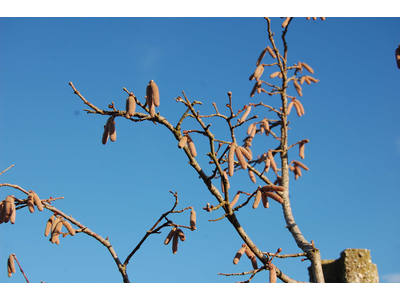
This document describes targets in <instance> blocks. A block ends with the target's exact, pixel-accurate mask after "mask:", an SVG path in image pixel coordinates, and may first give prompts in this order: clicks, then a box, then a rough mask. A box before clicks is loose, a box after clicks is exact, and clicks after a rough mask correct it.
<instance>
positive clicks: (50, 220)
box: [44, 215, 55, 236]
mask: <svg viewBox="0 0 400 300" xmlns="http://www.w3.org/2000/svg"><path fill="white" fill-rule="evenodd" d="M54 218H55V215H52V216H51V217H50V218H49V220H48V221H47V223H46V228H45V229H44V236H48V235H49V233H50V230H51V227H52V225H53V222H54Z"/></svg>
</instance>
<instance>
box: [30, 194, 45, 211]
mask: <svg viewBox="0 0 400 300" xmlns="http://www.w3.org/2000/svg"><path fill="white" fill-rule="evenodd" d="M32 196H33V201H34V202H35V205H36V207H37V208H38V210H39V211H42V210H43V204H42V201H40V198H39V196H38V195H37V194H36V193H35V192H32Z"/></svg>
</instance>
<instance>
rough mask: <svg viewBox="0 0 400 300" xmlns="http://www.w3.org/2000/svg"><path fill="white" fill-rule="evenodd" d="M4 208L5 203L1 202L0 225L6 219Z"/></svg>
mask: <svg viewBox="0 0 400 300" xmlns="http://www.w3.org/2000/svg"><path fill="white" fill-rule="evenodd" d="M3 208H4V201H1V202H0V224H1V223H3V222H4V217H5V211H4V213H3ZM3 215H4V216H3Z"/></svg>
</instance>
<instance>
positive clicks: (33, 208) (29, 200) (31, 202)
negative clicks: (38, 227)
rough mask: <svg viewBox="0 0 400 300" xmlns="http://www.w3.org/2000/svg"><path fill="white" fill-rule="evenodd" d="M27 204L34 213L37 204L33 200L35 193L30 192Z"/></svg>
mask: <svg viewBox="0 0 400 300" xmlns="http://www.w3.org/2000/svg"><path fill="white" fill-rule="evenodd" d="M26 204H27V205H28V208H29V211H30V212H31V213H33V212H34V211H35V206H34V202H33V195H32V193H29V194H28V199H27V200H26Z"/></svg>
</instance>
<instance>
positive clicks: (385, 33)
mask: <svg viewBox="0 0 400 300" xmlns="http://www.w3.org/2000/svg"><path fill="white" fill-rule="evenodd" d="M282 21H283V19H280V18H273V19H272V24H273V25H272V26H273V31H275V32H276V35H275V36H276V39H277V41H279V38H278V37H279V36H280V31H281V27H280V25H281V23H282ZM399 36H400V19H399V18H327V20H326V21H324V22H323V21H321V20H320V19H318V20H317V21H312V20H310V21H307V20H306V18H296V19H294V21H293V22H292V24H291V26H290V28H289V33H288V35H287V41H288V45H289V63H290V64H293V63H296V62H298V61H303V62H306V63H308V64H309V65H310V66H312V67H313V69H314V71H315V73H314V77H315V78H318V79H319V80H320V82H319V83H317V84H312V85H310V86H308V85H306V86H304V87H303V97H302V98H301V101H302V103H303V105H304V107H305V112H306V114H305V115H304V116H303V117H301V118H298V117H297V116H296V114H295V113H292V114H291V115H290V121H291V123H290V124H291V128H292V129H291V130H290V132H289V134H290V136H289V141H290V142H292V143H295V142H297V141H299V140H300V139H304V138H307V139H309V140H310V143H309V144H307V145H306V157H305V159H304V163H305V164H306V165H307V166H308V167H309V168H310V171H308V172H303V177H302V178H300V179H299V180H297V181H295V180H294V178H293V177H291V183H290V187H291V191H290V194H291V202H292V209H293V213H294V217H295V220H296V222H297V224H298V225H299V227H300V229H301V230H302V232H303V234H304V236H305V237H306V238H307V239H308V240H314V241H315V243H316V246H317V247H318V248H319V249H320V251H321V254H322V258H323V259H336V258H339V255H340V252H341V251H343V250H344V249H346V248H365V249H369V250H371V256H372V262H373V263H375V264H377V265H378V271H379V275H380V280H381V282H391V281H394V282H399V281H400V279H399V277H400V259H399V256H398V253H399V250H400V240H399V236H400V235H399V229H398V220H399V212H400V204H399V196H398V185H399V178H400V176H399V175H400V172H399V170H400V134H399V132H398V128H399V126H400V121H399V118H398V112H399V109H400V104H399V95H400V93H399V92H400V90H399V87H400V85H399V79H400V70H399V69H397V67H396V62H395V55H394V51H395V49H396V48H397V46H398V45H399V44H400V39H399ZM0 43H1V47H0V65H1V68H0V106H1V107H0V112H1V116H0V128H1V132H2V139H1V142H0V169H1V170H4V169H6V168H7V167H9V166H10V165H12V164H14V165H15V167H14V168H12V169H11V170H9V171H7V172H6V173H4V174H3V175H1V176H0V178H1V180H0V182H1V183H12V184H18V185H20V186H21V187H23V188H24V189H26V190H29V189H32V190H35V191H36V192H37V193H38V195H39V196H40V197H41V198H47V197H50V196H52V197H60V196H63V197H64V200H58V201H56V202H53V204H54V206H56V207H57V208H59V209H60V210H62V211H63V212H65V213H66V214H68V215H72V216H73V217H74V218H76V219H77V220H79V221H80V222H81V223H82V224H84V225H85V226H87V227H89V228H90V229H92V230H93V231H94V232H96V233H98V234H99V235H101V236H103V237H104V238H105V237H107V236H108V237H109V239H110V242H111V243H112V245H113V247H114V249H115V250H116V252H117V254H118V255H119V256H120V258H121V260H125V258H126V256H127V255H128V254H129V253H130V251H132V249H133V248H134V247H135V245H136V244H137V243H138V242H139V241H140V239H141V238H142V237H143V236H144V234H145V233H146V231H147V230H149V229H150V228H151V227H152V225H153V224H154V222H155V221H156V220H157V219H158V217H159V216H160V215H161V214H162V213H164V212H165V211H167V210H168V209H170V208H171V207H172V205H173V201H174V199H173V197H172V195H171V194H170V193H169V192H168V191H169V190H172V191H178V194H179V201H180V202H179V206H178V209H182V208H184V207H187V206H193V207H194V208H195V210H196V212H197V219H198V221H197V222H198V225H197V228H198V229H197V230H196V231H193V232H187V237H186V241H185V242H181V243H180V245H179V249H178V253H177V254H175V255H174V254H172V251H171V246H170V245H169V246H165V245H164V244H163V241H164V239H165V236H166V235H167V233H168V231H169V230H167V229H164V230H163V232H162V234H160V235H153V236H151V237H150V238H149V239H148V240H147V241H146V243H145V244H144V245H143V246H142V247H141V249H140V250H139V251H138V252H137V254H136V255H135V256H134V257H133V258H132V259H131V261H130V263H129V265H128V273H129V278H130V280H131V281H132V282H217V283H222V282H235V281H240V280H246V279H247V278H248V276H243V277H225V276H218V275H217V273H218V272H223V273H236V272H243V271H248V270H250V269H251V263H250V261H248V260H247V258H246V257H243V259H242V260H241V261H240V263H239V264H238V265H236V266H235V265H233V264H232V260H233V257H234V255H235V253H236V251H237V250H238V249H239V248H240V245H241V244H242V241H241V240H240V238H239V236H238V235H237V234H236V232H235V231H234V230H233V227H232V226H231V224H230V223H229V222H228V221H227V220H222V221H219V222H208V220H209V219H214V218H218V217H220V216H221V213H222V212H221V211H216V212H213V213H211V214H210V213H207V212H205V211H204V210H202V207H204V206H205V204H206V203H207V202H210V203H213V204H216V203H215V200H214V199H213V198H212V197H211V196H210V194H209V193H208V190H207V188H206V187H205V185H204V184H203V182H202V181H201V180H200V179H198V175H197V173H196V172H195V171H194V170H193V169H192V168H190V166H189V165H188V164H187V158H186V156H185V155H184V153H183V151H182V150H180V149H178V147H177V141H176V140H175V139H174V138H173V136H172V134H171V133H170V132H169V131H167V130H166V128H164V127H162V126H161V125H154V124H152V123H150V122H141V123H133V122H130V121H128V120H126V119H123V118H118V119H117V120H116V129H117V141H116V142H114V143H111V142H108V143H107V145H105V146H104V145H102V144H101V136H102V132H103V125H104V124H105V122H106V120H107V118H106V117H105V116H100V115H87V114H86V113H85V112H84V111H83V109H87V108H88V107H87V106H85V105H84V103H83V102H82V101H81V100H80V99H79V97H77V96H76V95H74V94H73V91H72V89H71V87H70V86H69V85H68V82H70V81H72V82H73V83H74V85H75V87H76V88H77V89H78V90H79V91H80V92H81V93H82V95H83V96H84V97H86V99H87V100H89V101H91V102H92V103H93V104H95V105H96V106H98V107H99V108H102V109H107V105H108V104H109V103H110V102H111V101H114V102H115V105H116V107H117V108H118V109H121V110H124V109H125V99H126V96H127V95H126V93H125V92H124V91H123V90H122V88H123V87H126V88H127V89H128V90H130V91H132V92H133V93H134V94H135V95H136V96H137V97H138V98H139V99H140V100H143V99H144V96H145V89H146V85H147V83H148V82H149V80H150V79H154V80H155V82H156V83H157V85H158V86H159V89H160V95H161V96H160V98H161V105H160V107H159V108H158V110H159V111H160V114H161V115H163V116H164V117H166V118H167V119H168V120H169V121H170V122H172V123H173V124H174V123H176V122H177V121H178V120H179V117H180V116H181V114H182V113H183V112H184V107H183V105H181V104H178V103H176V101H175V100H174V98H176V97H177V96H180V95H182V94H181V91H182V90H184V91H185V93H186V95H187V96H188V98H189V99H191V100H198V101H201V102H202V103H203V105H202V107H201V108H200V110H201V112H202V113H204V114H206V113H212V112H213V107H212V102H215V103H216V104H217V105H218V107H219V109H220V110H221V112H224V113H228V109H227V108H226V107H225V104H226V103H227V100H228V98H227V92H228V91H231V92H232V93H233V105H234V108H235V109H238V108H241V107H243V105H245V104H246V103H249V102H253V103H254V102H259V101H263V102H265V103H267V104H270V105H272V106H275V107H278V108H279V106H280V104H279V103H280V102H279V101H280V100H279V99H278V97H269V96H266V95H265V94H261V95H258V94H257V95H255V96H254V98H250V97H249V95H250V91H251V89H252V87H253V84H254V82H250V81H249V80H248V77H249V76H250V75H251V73H252V72H253V71H254V69H255V63H256V61H257V58H258V56H259V54H260V52H261V51H262V50H263V49H264V48H265V47H266V46H267V45H269V41H268V38H267V31H266V21H265V20H264V19H263V18H83V19H80V18H42V19H39V18H1V19H0ZM279 45H280V44H279ZM265 61H266V62H272V59H271V58H270V57H267V56H266V59H265ZM273 71H276V70H275V69H274V68H271V70H268V69H267V70H266V71H265V73H266V75H264V76H266V77H267V76H268V75H269V74H270V73H272V72H273ZM293 90H294V89H293V87H292V86H291V87H290V88H289V93H291V94H294V93H295V92H294V91H293ZM252 113H253V111H252ZM254 113H256V112H255V111H254ZM257 115H258V116H259V119H260V118H261V117H262V116H267V117H268V116H269V117H270V118H274V117H275V116H274V115H273V114H271V113H270V114H269V115H268V114H267V110H262V109H260V110H259V111H257ZM210 122H211V123H212V126H211V129H212V132H213V133H214V134H215V135H216V137H217V138H218V137H221V138H225V136H226V131H225V129H226V128H225V127H224V124H223V123H221V122H220V121H218V120H213V121H210ZM183 128H184V129H198V127H196V125H195V123H193V122H187V123H186V122H185V123H184V125H183ZM238 134H239V136H240V135H241V136H242V137H245V128H243V129H240V130H238ZM194 141H195V143H196V146H197V150H198V153H199V155H198V161H199V163H200V164H201V165H202V167H203V169H204V170H205V172H206V173H207V174H210V171H211V170H212V169H211V167H210V165H209V164H208V159H207V156H206V155H205V154H206V153H207V152H206V151H207V147H206V145H205V144H204V143H205V139H204V138H201V137H200V136H195V140H194ZM202 143H203V144H202ZM276 146H277V143H276V141H273V140H272V139H271V138H266V137H263V138H258V140H257V141H256V142H255V143H253V147H252V150H253V153H257V154H260V153H263V152H265V151H267V150H268V149H270V148H275V147H276ZM297 157H298V156H297V148H296V150H293V154H291V158H297ZM258 184H261V182H257V185H258ZM217 187H219V185H218V184H217ZM238 189H241V190H245V191H248V192H252V191H254V189H255V185H254V184H252V183H251V181H250V180H249V178H248V175H247V172H245V171H242V172H240V173H238V174H237V175H236V173H235V176H234V177H233V179H231V194H234V193H235V192H236V191H237V190H238ZM0 192H1V195H0V197H1V199H4V198H5V197H6V196H7V195H9V194H13V195H15V196H17V197H23V196H24V195H23V194H22V193H21V192H19V191H17V190H14V189H12V188H8V187H3V188H1V189H0ZM50 215H51V213H50V212H49V211H46V210H45V211H43V212H38V211H37V210H36V211H35V213H33V214H31V213H29V211H28V210H27V209H23V210H19V211H18V212H17V218H16V223H15V224H14V225H11V224H10V223H8V224H1V226H0V237H1V243H0V263H1V264H2V265H3V264H4V270H3V271H1V272H0V282H24V278H23V276H22V275H21V274H20V273H17V274H14V275H13V276H12V278H8V277H7V274H6V271H5V264H6V259H7V256H8V255H9V254H11V253H15V254H16V255H17V257H18V259H19V260H20V262H21V264H22V267H23V269H24V271H25V273H26V274H27V276H28V278H29V280H30V281H32V282H40V281H41V280H42V281H45V282H121V275H120V273H119V272H118V270H117V268H116V265H115V263H114V261H113V259H112V258H111V256H110V254H109V252H108V251H107V249H106V248H105V247H103V246H102V245H101V244H100V243H98V242H97V241H96V240H94V239H93V238H90V237H88V236H87V235H84V234H77V235H76V236H74V237H70V236H67V237H66V238H64V239H61V243H60V245H59V246H57V245H54V244H51V243H50V242H49V241H48V238H46V237H45V236H44V234H43V233H44V228H45V224H46V221H47V219H48V218H49V217H50ZM238 218H239V220H240V221H241V223H242V225H243V227H244V229H245V230H246V231H247V232H248V234H249V235H250V237H251V238H252V240H253V241H254V242H255V243H256V244H257V245H258V246H259V247H260V248H261V250H262V251H271V252H272V251H275V250H276V249H277V248H278V247H282V249H283V253H297V252H299V251H300V250H299V249H298V248H297V246H296V245H295V243H294V241H293V239H292V237H291V235H290V234H289V232H288V231H287V229H285V227H284V226H285V222H284V219H283V214H282V211H281V209H280V206H279V205H277V203H271V207H270V209H268V210H265V209H263V208H262V207H259V208H258V209H257V210H253V209H252V208H251V207H250V206H249V207H247V208H246V209H243V210H241V211H240V213H238ZM172 219H173V220H174V221H176V222H179V223H186V224H187V223H188V221H189V213H186V214H182V215H176V216H173V217H172ZM1 261H3V262H1ZM275 262H276V264H277V266H278V267H279V268H281V270H282V271H284V272H285V273H286V274H287V275H288V276H290V277H292V278H295V279H297V280H303V281H307V280H308V272H307V267H308V266H309V262H300V258H293V259H285V260H279V259H275ZM396 276H397V277H396ZM267 280H268V272H263V273H262V274H259V275H257V276H256V277H255V278H254V279H253V282H266V281H267Z"/></svg>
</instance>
